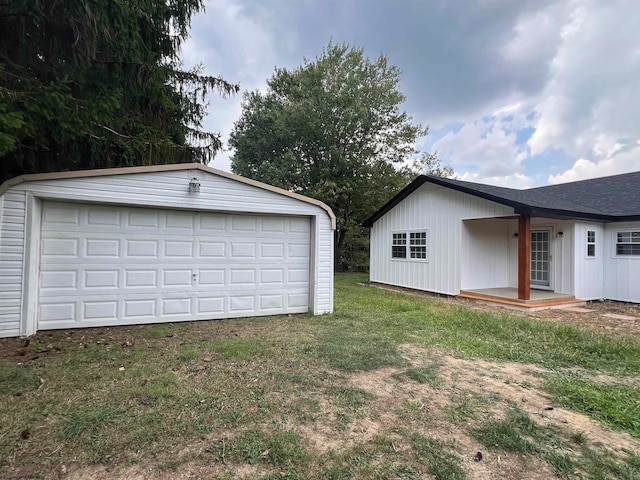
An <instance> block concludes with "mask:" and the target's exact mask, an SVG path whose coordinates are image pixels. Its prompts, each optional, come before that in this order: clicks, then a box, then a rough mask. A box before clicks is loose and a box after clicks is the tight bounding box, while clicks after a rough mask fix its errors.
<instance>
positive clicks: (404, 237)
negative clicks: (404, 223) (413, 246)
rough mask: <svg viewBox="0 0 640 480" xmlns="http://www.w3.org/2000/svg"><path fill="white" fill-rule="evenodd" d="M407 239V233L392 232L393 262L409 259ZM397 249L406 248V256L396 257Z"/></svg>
mask: <svg viewBox="0 0 640 480" xmlns="http://www.w3.org/2000/svg"><path fill="white" fill-rule="evenodd" d="M407 237H408V235H407V232H392V234H391V259H392V260H406V259H407ZM396 240H402V241H398V242H396ZM396 247H404V256H402V257H397V256H395V255H394V249H395V248H396ZM398 249H399V248H398Z"/></svg>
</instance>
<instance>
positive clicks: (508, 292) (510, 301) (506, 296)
mask: <svg viewBox="0 0 640 480" xmlns="http://www.w3.org/2000/svg"><path fill="white" fill-rule="evenodd" d="M458 296H459V297H461V298H468V299H471V300H476V301H479V302H486V303H489V304H499V305H503V306H504V307H507V308H515V309H522V310H530V311H531V310H542V309H546V308H562V307H576V306H582V305H585V304H586V302H585V301H584V300H580V299H576V298H575V297H574V296H573V295H569V294H566V293H556V292H552V291H549V290H535V289H534V290H530V291H529V298H528V299H521V298H518V289H517V288H509V287H502V288H478V289H473V290H461V291H460V294H459V295H458Z"/></svg>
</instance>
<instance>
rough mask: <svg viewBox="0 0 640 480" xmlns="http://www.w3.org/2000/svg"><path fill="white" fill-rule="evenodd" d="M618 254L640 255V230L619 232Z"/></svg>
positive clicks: (617, 238)
mask: <svg viewBox="0 0 640 480" xmlns="http://www.w3.org/2000/svg"><path fill="white" fill-rule="evenodd" d="M616 255H640V232H618V233H617V234H616Z"/></svg>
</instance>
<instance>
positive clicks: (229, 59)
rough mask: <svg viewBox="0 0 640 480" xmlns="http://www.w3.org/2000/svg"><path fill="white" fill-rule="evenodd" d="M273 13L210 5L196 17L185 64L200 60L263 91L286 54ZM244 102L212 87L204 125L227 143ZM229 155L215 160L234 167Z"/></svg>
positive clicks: (207, 69)
mask: <svg viewBox="0 0 640 480" xmlns="http://www.w3.org/2000/svg"><path fill="white" fill-rule="evenodd" d="M268 16H269V15H268V12H266V11H262V12H258V11H256V10H251V11H250V12H249V11H247V10H246V9H244V8H242V7H241V6H239V5H237V4H236V3H233V2H229V1H221V2H211V3H209V4H207V13H206V15H199V16H197V17H195V18H194V21H193V27H192V30H191V38H189V39H188V40H187V41H186V42H185V43H184V45H183V47H182V52H181V59H182V60H183V62H184V64H185V67H186V68H191V67H193V66H195V65H198V64H201V65H203V66H204V73H205V74H207V75H213V76H218V75H219V76H221V77H223V78H224V79H225V80H227V81H228V82H232V83H240V87H241V89H242V91H246V90H256V89H258V90H264V89H265V88H266V80H267V78H269V77H270V76H271V74H272V73H273V69H274V67H275V65H276V64H278V63H279V55H281V52H279V51H278V48H277V46H276V43H277V42H276V38H275V36H274V32H273V31H272V30H271V29H270V28H269V18H268ZM241 104H242V93H239V94H237V95H235V96H231V97H229V98H226V99H223V98H221V97H220V96H218V95H217V94H216V93H215V92H213V93H212V94H211V95H210V97H209V107H208V111H209V113H208V115H207V117H206V118H205V120H204V125H203V128H204V129H205V130H207V131H212V132H220V133H221V134H222V140H223V142H224V144H225V146H226V142H227V141H228V136H229V133H230V132H231V130H232V129H233V124H234V122H235V121H236V120H237V119H238V118H239V117H240V114H241V111H242V108H241ZM230 156H231V153H230V152H229V151H222V152H218V154H217V155H216V157H215V158H214V159H213V161H212V162H211V163H210V165H211V166H212V167H215V168H218V169H221V170H226V171H230V170H231V161H230Z"/></svg>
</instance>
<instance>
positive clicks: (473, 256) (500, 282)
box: [460, 218, 518, 290]
mask: <svg viewBox="0 0 640 480" xmlns="http://www.w3.org/2000/svg"><path fill="white" fill-rule="evenodd" d="M510 223H511V221H510V220H507V219H499V218H490V219H483V220H468V221H466V222H463V246H462V269H461V272H462V283H461V286H460V289H461V290H470V289H475V288H499V287H504V286H506V285H508V283H509V247H510V245H509V238H510V237H509V224H510ZM512 243H518V242H517V240H516V241H515V242H512Z"/></svg>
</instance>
